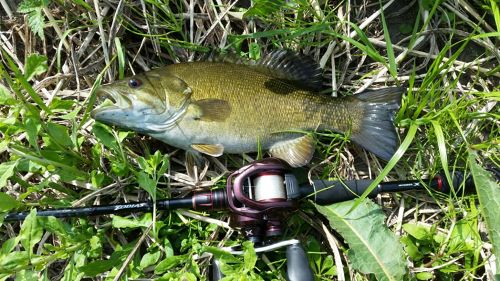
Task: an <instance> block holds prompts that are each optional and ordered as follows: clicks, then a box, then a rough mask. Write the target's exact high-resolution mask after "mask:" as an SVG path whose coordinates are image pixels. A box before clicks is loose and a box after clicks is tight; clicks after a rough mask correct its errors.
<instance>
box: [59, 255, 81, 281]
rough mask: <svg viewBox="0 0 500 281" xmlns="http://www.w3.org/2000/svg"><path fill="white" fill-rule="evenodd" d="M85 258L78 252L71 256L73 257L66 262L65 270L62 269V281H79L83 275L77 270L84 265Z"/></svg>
mask: <svg viewBox="0 0 500 281" xmlns="http://www.w3.org/2000/svg"><path fill="white" fill-rule="evenodd" d="M85 260H86V257H85V255H84V254H82V253H80V252H76V253H74V254H73V257H72V258H71V259H70V260H69V261H68V264H67V265H66V268H65V269H64V276H63V277H62V279H61V280H62V281H80V280H81V279H82V278H83V276H84V274H83V272H80V270H78V268H79V267H81V266H83V265H85Z"/></svg>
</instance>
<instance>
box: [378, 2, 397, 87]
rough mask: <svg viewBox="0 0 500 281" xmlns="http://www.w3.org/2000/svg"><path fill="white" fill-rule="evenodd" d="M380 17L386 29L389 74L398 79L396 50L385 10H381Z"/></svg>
mask: <svg viewBox="0 0 500 281" xmlns="http://www.w3.org/2000/svg"><path fill="white" fill-rule="evenodd" d="M380 7H382V2H381V1H380ZM380 17H381V18H382V27H383V29H384V39H385V42H386V46H387V60H388V61H389V73H390V74H391V76H392V77H394V78H396V77H397V76H398V71H397V69H396V68H397V66H396V58H395V57H394V49H393V48H392V42H391V36H390V35H389V29H388V28H387V22H386V21H385V16H384V9H382V8H381V9H380Z"/></svg>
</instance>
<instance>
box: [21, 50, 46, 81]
mask: <svg viewBox="0 0 500 281" xmlns="http://www.w3.org/2000/svg"><path fill="white" fill-rule="evenodd" d="M47 69H48V66H47V57H46V56H41V55H37V54H33V55H31V56H29V57H28V58H27V59H26V65H25V66H24V77H25V78H26V80H28V81H29V80H31V78H33V77H34V76H36V75H39V74H42V73H44V72H45V71H47Z"/></svg>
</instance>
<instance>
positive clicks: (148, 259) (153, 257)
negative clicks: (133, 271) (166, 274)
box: [139, 251, 161, 269]
mask: <svg viewBox="0 0 500 281" xmlns="http://www.w3.org/2000/svg"><path fill="white" fill-rule="evenodd" d="M160 256H161V253H160V251H156V252H154V253H146V254H145V255H144V256H142V259H141V262H140V264H139V267H140V268H142V269H144V268H146V267H148V266H151V265H153V264H156V263H157V262H158V260H159V259H160Z"/></svg>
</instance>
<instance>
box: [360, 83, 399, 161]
mask: <svg viewBox="0 0 500 281" xmlns="http://www.w3.org/2000/svg"><path fill="white" fill-rule="evenodd" d="M404 91H405V89H404V88H401V87H392V88H385V89H380V90H370V91H365V92H363V93H361V94H357V95H355V96H354V97H356V98H357V99H359V100H361V101H362V102H363V103H364V106H365V111H364V116H363V119H362V122H361V124H362V125H361V130H359V132H358V133H356V134H353V135H352V136H351V139H352V140H353V141H354V142H356V143H357V144H359V145H361V146H362V147H363V148H365V149H366V150H368V151H370V152H372V153H374V154H375V155H377V156H378V157H380V158H382V159H384V160H389V159H390V158H391V157H392V155H393V154H394V153H395V152H396V149H397V148H398V143H399V141H398V136H397V134H396V128H395V127H394V123H393V119H394V115H395V113H396V111H397V110H399V106H400V105H401V95H402V94H403V93H404Z"/></svg>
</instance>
